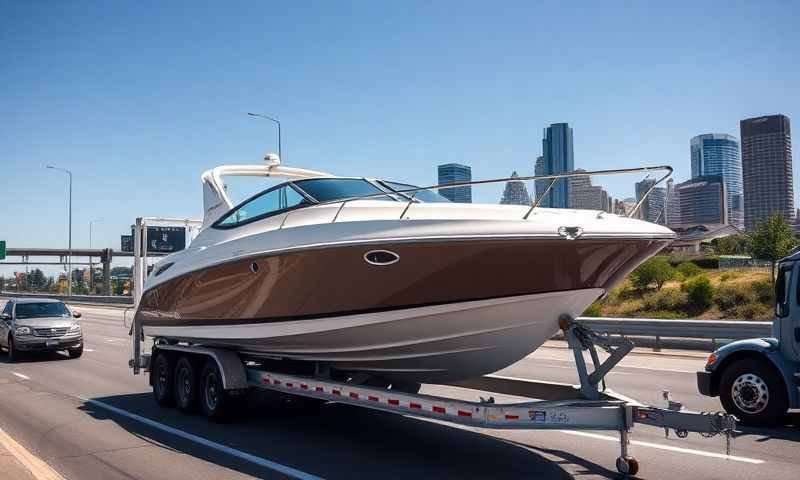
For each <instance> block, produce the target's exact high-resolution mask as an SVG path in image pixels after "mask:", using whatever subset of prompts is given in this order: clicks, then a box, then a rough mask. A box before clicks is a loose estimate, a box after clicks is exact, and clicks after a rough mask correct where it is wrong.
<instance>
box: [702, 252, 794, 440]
mask: <svg viewBox="0 0 800 480" xmlns="http://www.w3.org/2000/svg"><path fill="white" fill-rule="evenodd" d="M777 269H778V276H777V279H776V280H775V319H774V320H773V322H772V337H769V338H750V339H746V340H739V341H736V342H733V343H729V344H727V345H725V346H723V347H722V348H719V349H718V350H716V351H714V352H713V353H712V354H711V355H710V356H709V357H708V361H707V362H706V366H705V370H704V371H702V372H697V386H698V389H699V390H700V393H702V394H703V395H708V396H712V397H716V396H719V397H720V401H721V403H722V406H723V407H724V408H725V411H726V412H728V413H730V414H732V415H735V416H736V417H737V418H739V420H740V421H741V422H742V423H745V424H750V425H771V424H776V423H778V422H779V421H780V420H781V418H782V417H783V416H784V414H785V413H786V412H787V410H789V409H790V408H800V251H798V252H795V253H793V254H792V255H789V256H788V257H785V258H783V259H781V260H780V261H779V262H778V266H777Z"/></svg>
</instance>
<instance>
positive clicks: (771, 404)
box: [719, 358, 789, 426]
mask: <svg viewBox="0 0 800 480" xmlns="http://www.w3.org/2000/svg"><path fill="white" fill-rule="evenodd" d="M719 396H720V401H721V402H722V406H723V407H724V408H725V411H726V412H728V413H730V414H732V415H735V416H736V417H737V418H738V419H739V420H740V421H741V422H742V423H744V424H747V425H761V426H764V425H774V424H776V423H778V422H779V421H780V419H781V417H783V415H784V414H785V413H786V411H787V410H788V409H789V404H788V400H787V398H786V390H785V388H784V386H783V380H782V379H781V377H780V375H779V374H778V373H777V372H775V370H774V369H773V368H772V367H771V366H770V365H768V364H766V363H765V362H764V361H762V360H758V359H755V358H745V359H742V360H739V361H737V362H734V363H733V364H731V365H730V366H728V368H726V369H725V371H724V372H722V377H721V378H720V392H719Z"/></svg>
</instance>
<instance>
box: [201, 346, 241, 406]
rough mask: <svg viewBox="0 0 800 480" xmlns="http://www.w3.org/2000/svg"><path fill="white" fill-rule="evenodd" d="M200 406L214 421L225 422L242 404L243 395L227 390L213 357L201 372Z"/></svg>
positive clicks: (207, 361)
mask: <svg viewBox="0 0 800 480" xmlns="http://www.w3.org/2000/svg"><path fill="white" fill-rule="evenodd" d="M199 394H200V408H201V409H202V410H203V414H204V415H205V416H206V417H207V418H208V419H209V420H211V421H212V422H224V421H227V420H229V419H230V418H231V416H232V415H233V413H235V412H236V411H237V410H238V407H239V406H240V405H241V403H242V402H241V399H242V398H244V396H243V395H239V396H234V395H233V394H232V393H231V392H228V391H226V390H225V388H224V386H223V384H222V374H221V373H220V371H219V366H218V365H217V362H216V361H215V360H214V359H213V358H209V359H208V360H206V364H205V365H204V366H203V371H202V373H200V392H199Z"/></svg>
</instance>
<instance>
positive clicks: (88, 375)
mask: <svg viewBox="0 0 800 480" xmlns="http://www.w3.org/2000/svg"><path fill="white" fill-rule="evenodd" d="M0 303H4V302H2V301H0ZM78 308H79V309H80V311H81V312H82V313H83V318H82V320H81V323H82V326H83V330H84V334H85V344H86V350H85V353H84V355H83V357H81V358H79V359H69V358H68V357H66V355H62V354H60V353H56V354H53V355H47V356H42V357H36V356H28V357H26V358H24V359H23V360H22V361H21V362H19V363H14V364H10V363H8V362H7V361H6V356H5V354H0V469H2V471H3V472H4V474H3V475H0V476H1V477H2V478H4V479H6V478H12V479H16V478H25V479H28V478H36V479H40V478H58V477H57V476H53V475H60V476H61V477H62V478H64V479H70V480H77V479H104V480H105V479H108V480H113V479H142V480H160V479H169V480H174V479H176V478H190V477H191V478H192V479H194V480H200V479H223V478H224V479H234V478H253V477H256V478H301V479H312V478H327V479H345V478H365V477H370V478H409V477H413V478H416V479H427V478H437V479H441V478H484V479H485V478H533V477H535V478H546V479H551V478H552V479H566V478H581V479H583V478H617V477H618V474H617V473H616V469H615V467H614V460H615V459H616V457H617V455H618V444H617V443H616V440H617V439H616V433H615V432H591V433H589V432H572V431H538V432H537V431H499V430H484V429H472V428H464V427H457V426H452V425H449V424H444V423H438V422H434V421H426V420H418V419H414V418H409V417H403V416H399V415H392V414H388V413H382V412H374V411H369V410H365V409H359V408H355V407H351V406H346V405H340V404H327V405H324V406H322V407H321V408H320V409H319V411H316V412H309V411H308V410H303V409H301V408H298V407H296V406H292V405H287V404H286V403H285V402H282V401H280V400H279V399H277V398H275V396H273V395H269V394H261V393H259V394H255V395H253V396H251V398H250V399H249V402H248V405H247V411H246V412H243V414H242V418H241V419H239V420H237V421H236V422H234V423H232V424H228V425H217V424H212V423H210V422H208V421H206V420H205V419H204V418H202V417H200V416H191V415H187V414H183V413H181V412H178V411H177V410H172V409H164V408H160V407H157V406H156V405H155V403H154V401H153V399H152V396H151V393H150V388H149V386H148V385H147V380H146V378H145V377H144V376H138V377H134V376H133V375H132V374H131V372H130V370H129V368H128V359H129V358H130V343H129V337H128V335H127V329H125V328H124V326H123V324H122V309H120V308H114V307H102V308H101V307H88V306H80V307H78ZM570 357H571V353H570V352H569V351H568V350H566V349H565V348H564V347H563V344H560V343H556V342H553V343H549V344H548V345H547V346H545V347H543V348H541V349H539V350H538V351H537V352H536V353H534V354H533V355H532V356H530V357H528V358H526V359H524V360H522V361H520V362H519V363H517V364H515V365H512V366H511V367H509V368H507V369H505V370H503V371H501V372H499V374H502V375H508V376H514V377H521V378H533V379H540V380H549V381H559V382H572V383H574V382H576V381H577V376H576V374H575V372H574V368H573V362H572V360H571V358H570ZM704 362H705V359H704V355H702V354H698V352H667V353H663V352H662V353H658V354H656V353H650V352H646V351H637V352H635V353H634V354H631V355H629V356H628V357H627V358H626V359H625V360H624V361H623V363H622V365H621V366H619V367H617V368H616V369H615V370H614V371H613V373H611V375H610V377H609V386H610V387H611V388H613V389H615V390H616V391H619V392H621V393H623V394H625V395H627V396H630V397H633V398H636V399H637V400H641V401H645V402H648V403H652V404H656V405H662V404H663V400H662V399H661V391H662V390H665V389H667V390H670V391H671V392H672V395H673V398H674V399H676V400H680V401H682V402H683V403H684V404H685V405H686V406H687V407H689V408H692V409H695V410H707V411H716V410H719V409H720V408H721V407H720V405H719V402H718V400H717V399H713V398H706V397H702V396H701V395H699V394H698V393H697V392H696V388H695V377H694V372H695V371H696V370H697V369H700V368H702V366H703V364H704ZM465 392H466V391H464V390H461V391H460V392H459V393H460V394H461V395H463V394H464V393H465ZM423 393H429V394H434V395H449V394H454V393H455V389H452V388H449V387H442V386H425V387H424V389H423ZM466 393H469V394H473V393H474V394H475V395H478V392H466ZM484 395H485V394H484ZM473 398H474V397H473ZM785 423H786V425H785V426H782V427H778V428H771V429H743V431H742V432H741V433H740V434H738V435H737V438H736V441H735V444H734V451H733V456H732V457H730V458H724V455H723V454H724V440H723V439H722V438H720V437H716V438H711V439H706V438H701V437H700V436H698V435H696V434H690V436H689V438H687V439H683V440H680V439H677V438H675V437H674V435H671V436H670V438H668V439H667V438H665V437H664V432H663V430H659V429H655V428H649V427H643V426H637V427H636V428H635V429H634V431H633V435H632V439H633V444H632V445H631V449H632V453H633V454H634V455H635V456H636V457H637V458H638V460H639V463H640V466H641V468H640V471H639V477H640V478H650V479H670V480H674V479H690V478H704V479H705V478H708V479H712V478H719V479H723V478H724V479H727V480H730V479H750V478H769V479H770V480H774V479H790V478H791V479H796V478H798V471H800V443H799V442H800V428H798V425H800V415H798V414H790V415H789V416H788V417H787V418H786V421H785ZM4 434H5V437H4V436H3V435H4ZM6 437H8V438H10V439H12V440H11V441H12V442H14V443H16V444H18V445H19V446H21V449H23V450H25V451H27V452H29V454H30V455H31V456H32V457H33V458H37V459H40V460H42V461H44V462H46V465H45V467H46V466H49V467H51V468H52V469H53V470H54V471H55V472H57V473H55V472H53V473H52V474H47V473H36V472H39V471H40V470H37V469H35V468H34V469H33V470H34V472H33V473H31V471H30V470H31V469H30V468H27V467H26V466H25V464H24V462H21V461H20V460H19V458H18V457H15V456H14V455H13V453H12V452H10V449H13V447H9V442H8V441H3V439H4V438H6ZM6 450H9V451H6ZM6 467H7V468H6ZM9 472H10V473H9ZM9 474H10V475H11V477H9V476H8V475H9ZM48 475H49V476H48Z"/></svg>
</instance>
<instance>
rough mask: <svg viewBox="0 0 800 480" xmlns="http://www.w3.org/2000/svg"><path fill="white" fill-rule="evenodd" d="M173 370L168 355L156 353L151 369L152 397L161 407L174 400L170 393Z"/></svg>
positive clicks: (172, 402) (170, 403) (171, 403)
mask: <svg viewBox="0 0 800 480" xmlns="http://www.w3.org/2000/svg"><path fill="white" fill-rule="evenodd" d="M173 370H174V366H173V365H172V362H171V361H170V356H169V355H168V354H166V353H157V354H156V358H155V360H154V361H153V369H152V382H153V398H155V400H156V403H157V404H159V405H161V406H162V407H168V406H172V405H173V404H174V402H175V398H174V397H173V395H172V387H173V381H172V373H173Z"/></svg>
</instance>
